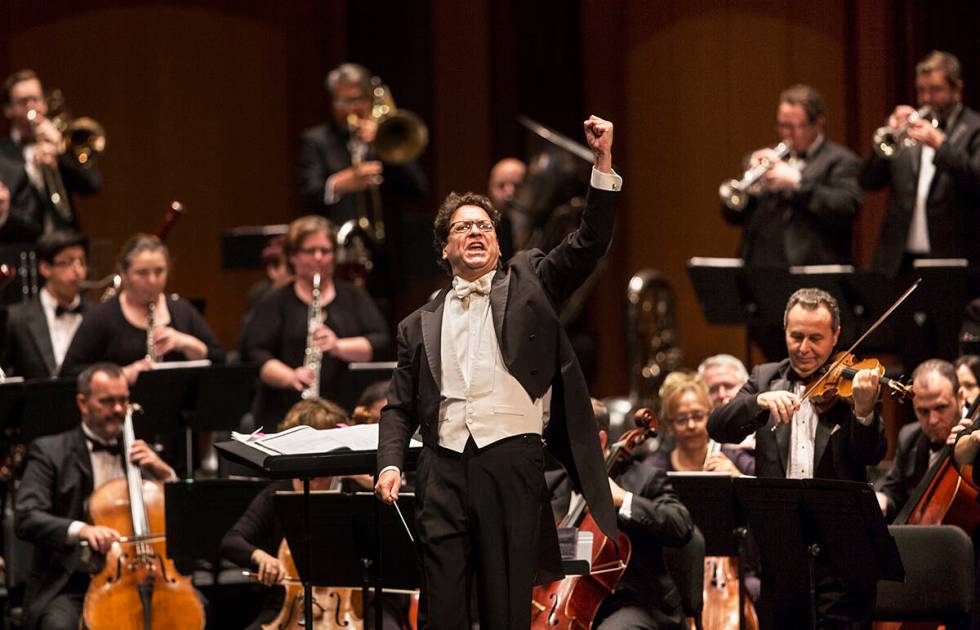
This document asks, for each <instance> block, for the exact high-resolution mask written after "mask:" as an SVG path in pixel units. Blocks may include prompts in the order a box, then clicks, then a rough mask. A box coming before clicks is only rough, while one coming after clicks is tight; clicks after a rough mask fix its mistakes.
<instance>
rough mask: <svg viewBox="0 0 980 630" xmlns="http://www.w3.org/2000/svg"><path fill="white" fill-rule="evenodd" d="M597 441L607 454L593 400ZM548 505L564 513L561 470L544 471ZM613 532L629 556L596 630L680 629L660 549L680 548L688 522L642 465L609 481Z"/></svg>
mask: <svg viewBox="0 0 980 630" xmlns="http://www.w3.org/2000/svg"><path fill="white" fill-rule="evenodd" d="M592 408H593V409H594V410H595V419H596V424H597V425H598V431H599V443H600V444H601V445H602V448H603V451H604V452H605V453H608V450H607V448H606V447H607V441H608V431H609V411H608V410H607V409H606V406H605V405H604V404H602V403H601V402H599V401H597V400H595V399H593V401H592ZM548 485H549V486H550V487H552V488H554V490H553V498H552V507H553V508H556V509H561V508H564V510H567V509H568V506H569V504H570V497H571V483H570V482H569V480H568V474H567V473H566V472H565V471H564V469H562V470H558V471H551V472H549V473H548ZM609 488H610V490H611V491H612V496H613V504H614V505H615V506H616V509H617V521H618V524H619V528H620V529H621V530H622V531H623V532H625V533H626V535H627V536H629V539H630V543H631V544H632V548H633V549H632V554H631V555H630V560H629V564H628V565H627V567H626V572H625V573H623V577H622V578H621V579H620V581H619V584H618V585H617V587H616V589H615V591H614V592H613V593H612V594H610V595H609V596H608V597H607V598H606V599H605V600H604V601H603V602H602V604H601V605H600V606H599V610H598V612H597V613H596V617H595V620H594V621H593V625H592V627H593V628H596V629H598V630H617V629H619V628H637V629H638V630H647V629H650V630H663V629H671V628H676V629H678V630H679V629H680V628H684V627H685V625H684V624H685V619H684V611H683V609H682V608H681V596H680V593H679V591H678V587H677V585H676V584H675V583H674V581H673V579H672V578H671V575H670V572H669V571H668V570H667V567H666V565H665V564H664V558H663V548H664V547H681V546H683V545H685V544H686V543H687V541H688V540H690V539H691V535H692V534H693V532H694V522H693V521H692V520H691V515H690V514H689V513H688V511H687V508H686V507H684V504H683V503H681V502H680V499H678V497H677V494H675V492H674V489H673V487H671V485H670V481H668V479H667V475H666V474H665V473H664V472H663V471H662V470H657V469H655V468H653V467H652V466H650V465H649V464H648V463H646V462H639V461H633V462H631V463H629V464H628V465H627V467H626V468H625V469H624V470H623V472H622V473H620V474H618V475H617V476H616V478H615V479H612V478H611V479H609Z"/></svg>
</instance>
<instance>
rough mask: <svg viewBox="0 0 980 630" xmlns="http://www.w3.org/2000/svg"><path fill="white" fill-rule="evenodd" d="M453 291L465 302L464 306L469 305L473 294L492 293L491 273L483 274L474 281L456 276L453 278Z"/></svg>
mask: <svg viewBox="0 0 980 630" xmlns="http://www.w3.org/2000/svg"><path fill="white" fill-rule="evenodd" d="M453 292H454V293H455V294H456V297H458V298H459V299H460V301H461V302H462V303H463V306H464V307H468V306H469V303H470V300H469V298H470V295H471V294H473V293H476V294H478V295H490V274H487V275H485V276H481V277H480V278H478V279H476V280H475V281H473V282H470V281H469V280H464V279H462V278H460V277H459V276H456V277H454V278H453Z"/></svg>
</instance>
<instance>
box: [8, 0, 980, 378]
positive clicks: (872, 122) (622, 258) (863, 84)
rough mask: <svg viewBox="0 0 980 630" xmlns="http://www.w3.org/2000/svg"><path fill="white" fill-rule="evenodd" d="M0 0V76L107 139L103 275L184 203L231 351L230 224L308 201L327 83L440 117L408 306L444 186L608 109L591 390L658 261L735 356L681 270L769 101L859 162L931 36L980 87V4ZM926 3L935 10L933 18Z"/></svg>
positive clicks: (192, 279)
mask: <svg viewBox="0 0 980 630" xmlns="http://www.w3.org/2000/svg"><path fill="white" fill-rule="evenodd" d="M377 7H378V5H371V4H368V3H363V2H353V1H348V2H341V1H337V2H326V1H322V2H318V1H314V0H294V1H291V2H286V3H283V2H272V1H269V2H260V1H257V0H256V1H251V2H247V1H244V2H232V1H228V0H224V1H222V0H197V1H187V2H168V3H161V2H141V1H139V0H130V1H128V2H125V3H122V2H109V1H106V0H90V1H88V2H85V3H84V4H83V3H75V2H68V1H67V0H62V1H53V2H44V3H38V2H28V1H21V0H0V73H2V74H4V75H6V74H7V73H8V72H10V71H13V70H16V69H18V68H22V67H32V68H35V69H36V70H37V71H38V72H39V73H40V74H41V76H42V78H43V79H44V81H45V83H46V85H47V86H49V87H52V86H56V87H60V88H62V90H63V91H64V93H65V96H66V97H67V100H68V104H69V107H70V109H71V110H72V111H73V113H74V114H76V115H90V116H93V117H95V118H96V119H98V120H99V121H101V122H102V123H103V124H104V125H105V127H106V129H107V131H108V138H109V139H108V147H107V151H106V153H105V155H104V156H103V157H102V159H101V167H102V169H103V172H104V175H105V182H106V183H105V189H104V191H103V192H102V193H101V194H100V195H98V196H97V197H94V198H92V199H88V200H84V201H83V202H82V203H81V214H82V217H83V221H84V227H85V230H86V231H87V232H88V233H89V234H90V235H91V236H92V237H93V238H94V239H95V240H96V249H95V252H94V258H95V263H96V264H97V265H98V266H99V268H98V269H97V271H98V272H100V273H106V272H108V271H109V269H108V265H109V261H110V260H111V258H112V257H113V256H114V253H115V251H116V250H117V249H118V247H119V245H120V244H121V243H122V242H123V240H124V239H125V238H126V237H127V236H128V235H129V234H130V233H132V232H134V231H137V230H152V229H153V228H154V227H155V226H156V225H157V224H158V222H159V220H160V216H161V215H162V213H163V210H164V208H165V206H166V204H167V203H169V201H170V200H171V199H179V200H180V201H182V202H183V203H184V204H185V205H186V206H187V208H188V211H189V213H188V215H187V217H185V218H184V219H183V220H182V222H181V223H180V224H179V225H178V226H177V227H176V228H175V230H174V232H173V233H172V235H171V240H170V243H169V244H170V246H171V249H172V251H173V254H174V257H175V260H176V267H175V270H174V274H173V278H172V281H171V289H172V290H174V291H177V292H179V293H181V294H183V295H186V296H189V297H205V298H206V299H207V316H208V319H209V321H210V322H211V324H212V326H213V327H214V328H215V331H216V332H217V333H218V335H219V337H220V338H221V340H222V342H223V344H224V345H225V346H226V347H229V348H230V347H232V346H233V345H234V342H235V338H236V336H237V334H238V326H239V318H240V316H241V313H242V310H243V308H244V306H245V293H246V290H247V288H248V286H249V285H250V284H251V283H252V282H254V281H255V280H256V279H257V277H258V276H257V274H253V273H244V272H233V273H224V272H222V271H221V270H220V266H219V250H218V239H219V235H220V234H221V232H222V231H223V230H225V229H227V228H230V227H232V226H236V225H254V224H264V223H277V222H285V221H288V220H289V219H291V218H293V217H294V216H296V214H297V207H296V200H297V196H296V191H295V188H296V176H295V161H296V150H297V138H298V135H299V133H300V131H301V130H302V129H303V128H305V127H307V126H310V125H313V124H315V123H317V122H318V121H320V120H321V119H322V118H323V117H324V116H325V115H326V113H327V102H326V99H325V97H324V92H323V86H322V80H323V76H324V74H325V73H326V72H327V71H328V70H329V69H330V68H331V67H333V66H335V65H336V64H338V63H340V62H342V61H345V60H354V61H359V62H362V63H364V64H366V65H367V66H368V67H370V68H371V69H372V70H374V71H375V72H376V73H378V74H380V75H381V76H382V77H383V78H384V80H385V81H386V82H387V83H388V84H389V85H390V86H391V87H392V90H393V94H394V96H395V98H396V100H397V101H398V103H399V105H401V106H402V107H405V108H407V109H411V110H413V111H415V112H417V113H418V114H420V115H421V116H422V117H423V119H425V120H426V121H427V122H428V124H429V126H430V130H431V136H432V141H431V144H430V148H429V150H428V152H427V154H426V155H425V156H424V158H423V160H422V162H423V166H424V167H425V168H426V169H427V171H428V173H429V175H430V177H431V181H432V194H431V198H430V199H428V200H427V201H426V202H425V203H423V204H420V205H419V206H418V207H417V208H415V209H413V210H412V211H410V212H409V213H408V214H407V216H406V217H405V224H406V225H407V226H408V228H407V232H406V237H405V238H406V239H408V240H410V241H411V242H410V243H409V245H410V247H412V248H415V249H414V250H413V251H416V252H419V255H418V256H416V257H415V259H414V260H413V261H412V265H411V267H410V272H411V280H410V282H409V283H408V285H407V286H406V287H399V296H400V297H399V300H398V301H397V303H396V307H397V310H398V312H399V314H405V313H407V312H408V311H409V310H411V309H412V308H414V307H415V306H417V305H418V304H419V303H420V302H421V301H422V300H423V299H424V297H425V295H427V293H428V292H429V291H431V290H432V289H433V288H435V287H436V286H437V285H438V283H439V282H440V281H441V278H440V276H439V275H438V273H437V272H436V271H435V270H434V267H433V265H431V264H429V263H428V262H427V258H428V257H430V256H431V255H432V254H431V250H430V249H429V246H428V236H427V234H426V226H427V223H428V221H429V220H430V216H431V209H432V208H434V207H435V205H436V204H437V201H438V200H439V199H441V198H442V197H443V196H444V195H445V194H446V193H447V192H449V191H450V190H461V189H473V190H481V191H482V190H483V189H484V188H485V185H486V174H487V171H488V169H489V167H490V165H491V164H492V163H493V161H494V160H496V159H498V158H500V157H503V156H505V155H511V154H518V155H520V154H521V153H522V152H523V150H524V135H523V133H522V131H521V130H520V128H519V127H518V126H517V124H516V123H515V121H514V117H515V116H516V115H517V114H527V115H529V116H531V117H533V118H536V119H538V120H540V121H542V122H544V123H546V124H548V125H550V126H552V127H555V128H556V129H558V130H559V131H562V132H565V133H567V134H571V135H573V136H574V137H578V136H579V134H580V131H579V125H580V121H581V120H582V119H583V117H584V116H585V115H586V114H587V113H589V112H594V113H597V114H599V115H601V116H605V117H609V118H611V119H613V120H614V121H615V122H616V124H617V129H616V133H617V139H616V145H617V149H616V167H617V169H618V170H619V172H620V173H621V174H622V175H623V176H624V177H625V179H626V186H625V193H624V199H623V204H622V207H621V219H620V221H619V226H618V231H617V240H616V243H615V245H614V249H613V251H612V253H611V255H610V264H609V266H608V267H607V269H606V271H605V277H604V279H603V280H604V281H603V282H601V283H600V284H599V289H598V290H597V294H596V296H595V298H594V299H593V301H592V305H591V309H592V311H593V314H594V315H595V317H593V321H596V322H601V326H596V330H595V332H596V334H597V336H598V339H599V368H600V369H599V372H598V377H597V382H596V383H595V391H596V393H597V394H599V395H610V394H615V393H621V392H624V391H625V388H626V382H627V379H626V372H625V369H624V368H625V347H624V346H625V334H624V329H623V320H624V300H623V294H624V291H625V287H626V282H627V280H628V278H629V275H630V274H631V273H632V272H634V271H636V270H637V269H639V268H642V267H655V268H658V269H660V270H662V271H663V272H664V273H665V274H666V276H667V277H668V279H669V280H670V281H671V283H672V284H673V286H674V288H675V291H676V293H677V297H678V310H679V318H678V321H679V322H680V331H679V332H680V336H681V340H682V343H683V346H684V350H685V354H686V363H687V364H688V365H690V366H693V365H696V364H697V362H698V361H699V360H700V359H701V358H703V357H704V356H706V355H708V354H712V353H715V352H721V351H727V352H731V353H733V354H736V355H741V354H743V341H742V340H743V331H742V330H741V329H739V328H738V327H712V326H708V325H707V324H706V323H705V321H704V319H703V318H702V316H701V312H700V309H699V307H698V305H697V303H696V301H695V298H694V294H693V291H692V290H691V287H690V285H689V283H688V280H687V277H686V274H685V272H684V261H685V260H686V259H687V258H688V257H690V256H692V255H710V256H728V255H731V254H732V253H733V252H734V251H735V247H736V243H737V240H738V232H737V231H736V230H735V229H733V228H730V227H728V226H727V225H725V224H724V222H723V221H722V219H721V217H720V214H719V211H718V204H717V197H716V191H717V186H718V183H719V182H721V181H722V180H723V179H726V178H729V177H732V176H734V175H735V174H736V171H737V168H738V162H739V158H740V156H741V155H742V154H744V152H746V151H747V150H750V149H752V148H755V147H759V146H762V145H766V144H771V143H772V142H773V141H774V140H775V131H774V114H775V105H776V103H775V99H776V97H777V94H778V93H779V91H780V90H781V89H783V88H784V87H786V86H788V85H790V84H792V83H797V82H805V83H810V84H812V85H814V86H816V87H817V88H818V89H820V90H821V91H822V92H823V93H824V96H825V97H826V99H827V103H828V110H829V111H828V132H829V136H830V137H831V138H832V139H834V140H837V141H839V142H843V143H844V144H847V145H848V146H850V147H851V148H852V149H854V150H855V151H857V152H858V153H860V154H861V155H867V153H868V152H869V150H870V148H869V145H870V140H869V139H870V136H871V133H872V131H873V130H874V128H875V127H877V126H878V125H879V124H881V121H882V120H883V119H884V117H885V114H886V113H887V112H888V111H890V109H891V108H892V107H893V106H894V105H895V104H896V103H898V102H900V101H901V102H909V101H910V100H911V99H912V98H913V96H914V94H913V91H912V68H913V66H914V63H915V61H916V60H917V59H919V58H921V57H922V56H923V55H924V54H925V53H926V52H928V51H929V50H930V49H932V48H937V47H938V48H944V49H947V50H951V51H953V52H955V53H956V54H958V55H960V57H961V59H962V60H963V62H964V65H965V71H966V80H967V86H968V88H967V99H968V101H969V100H970V97H971V96H972V95H973V94H975V93H976V92H975V90H974V89H973V87H972V83H971V81H974V80H980V78H978V75H977V68H976V61H975V60H976V58H977V54H976V53H977V50H976V49H977V46H978V44H977V41H976V39H975V38H974V37H973V33H972V32H971V29H970V25H972V24H976V23H977V20H978V18H980V15H977V14H978V13H980V9H978V8H977V7H975V6H964V5H963V4H962V3H954V2H931V3H929V4H928V7H926V5H924V4H920V3H916V2H911V1H910V0H904V1H903V0H827V1H822V2H809V3H798V2H793V3H786V2H782V1H779V0H739V1H735V0H729V1H720V0H715V1H708V0H692V1H690V2H684V3H680V2H673V1H667V0H664V1H659V2H647V1H641V0H636V1H629V0H603V1H599V0H580V1H578V2H576V1H562V2H544V3H525V2H517V1H516V0H495V1H491V0H473V1H469V2H458V1H456V0H429V1H426V2H399V3H384V4H383V5H381V7H382V8H383V11H379V10H378V8H377ZM927 8H928V10H927ZM883 208H884V196H882V195H874V196H869V197H868V199H867V201H866V207H865V210H864V212H862V214H861V216H860V218H859V219H858V222H857V226H856V229H857V239H856V254H857V257H858V260H859V261H860V262H862V263H864V262H866V261H867V260H869V258H870V253H871V250H872V248H873V244H874V240H875V237H876V232H877V226H878V223H879V221H880V219H881V215H882V212H883Z"/></svg>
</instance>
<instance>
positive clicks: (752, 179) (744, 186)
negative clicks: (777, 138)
mask: <svg viewBox="0 0 980 630" xmlns="http://www.w3.org/2000/svg"><path fill="white" fill-rule="evenodd" d="M772 150H773V151H775V152H776V159H777V160H781V159H783V158H784V157H786V156H787V155H789V145H788V144H786V143H785V142H780V143H779V144H777V145H776V146H774V147H773V148H772ZM774 165H775V161H774V160H770V159H768V158H765V159H763V160H762V161H761V162H759V163H758V164H756V165H755V166H753V167H752V168H750V169H748V170H747V171H745V173H744V174H743V175H742V178H741V179H730V180H728V181H727V182H722V184H721V186H719V187H718V197H719V198H721V202H722V203H723V204H725V205H726V206H728V207H729V208H731V209H732V210H743V209H744V208H745V206H747V205H748V204H749V196H750V195H755V194H758V192H759V190H760V189H761V186H760V185H759V180H760V179H762V176H763V175H765V174H766V172H767V171H768V170H769V169H771V168H772V167H773V166H774Z"/></svg>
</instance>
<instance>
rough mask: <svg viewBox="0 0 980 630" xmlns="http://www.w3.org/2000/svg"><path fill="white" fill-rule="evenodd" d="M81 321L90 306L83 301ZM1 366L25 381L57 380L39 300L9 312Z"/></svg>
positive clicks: (56, 367)
mask: <svg viewBox="0 0 980 630" xmlns="http://www.w3.org/2000/svg"><path fill="white" fill-rule="evenodd" d="M81 308H82V317H85V314H86V313H87V312H88V311H89V309H90V305H89V303H88V302H86V301H85V300H82V303H81ZM0 365H2V366H3V368H4V369H8V368H9V369H10V370H11V374H12V375H14V376H23V377H24V378H25V379H32V378H52V377H54V376H57V371H58V366H57V365H56V364H55V358H54V350H53V349H52V346H51V332H50V330H49V329H48V319H47V318H46V317H45V316H44V308H43V307H42V306H41V301H40V300H31V301H29V302H20V303H18V304H14V305H12V306H10V307H9V308H8V309H7V335H6V340H5V342H4V346H3V359H2V361H0Z"/></svg>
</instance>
